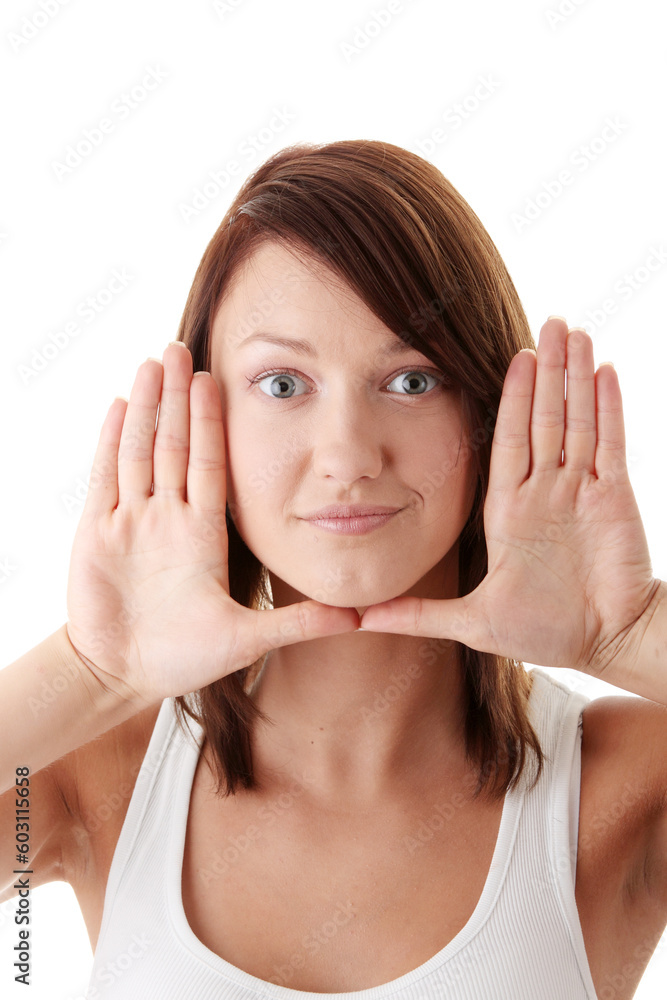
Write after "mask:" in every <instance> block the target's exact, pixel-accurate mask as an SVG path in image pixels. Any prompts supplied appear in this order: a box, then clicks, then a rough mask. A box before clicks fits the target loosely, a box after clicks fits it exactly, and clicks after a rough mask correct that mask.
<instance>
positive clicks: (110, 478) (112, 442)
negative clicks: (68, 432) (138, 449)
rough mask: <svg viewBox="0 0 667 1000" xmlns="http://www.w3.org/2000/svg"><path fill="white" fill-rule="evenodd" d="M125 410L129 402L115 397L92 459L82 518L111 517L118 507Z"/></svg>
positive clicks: (120, 397)
mask: <svg viewBox="0 0 667 1000" xmlns="http://www.w3.org/2000/svg"><path fill="white" fill-rule="evenodd" d="M126 409H127V400H126V399H123V397H122V396H116V398H115V399H114V401H113V403H112V404H111V406H110V407H109V409H108V410H107V415H106V417H105V418H104V423H103V424H102V430H101V431H100V437H99V440H98V443H97V449H96V451H95V457H94V459H93V468H92V470H91V473H90V480H89V483H88V493H87V495H86V502H85V503H84V506H83V515H82V516H85V517H91V516H97V515H99V514H108V513H110V512H111V511H112V510H113V509H114V507H116V505H117V504H118V445H119V444H120V436H121V432H122V430H123V421H124V418H125V411H126Z"/></svg>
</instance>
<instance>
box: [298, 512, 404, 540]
mask: <svg viewBox="0 0 667 1000" xmlns="http://www.w3.org/2000/svg"><path fill="white" fill-rule="evenodd" d="M400 509H401V508H399V509H398V510H393V511H388V512H386V513H381V514H354V515H352V516H348V517H332V516H331V515H327V516H319V517H312V518H305V519H304V520H306V522H307V523H308V524H312V525H313V527H314V528H319V529H321V530H323V531H329V532H332V533H333V534H339V535H366V534H368V533H369V532H371V531H375V529H376V528H381V527H382V526H383V525H385V524H388V522H389V521H391V519H392V518H394V517H395V516H396V514H398V513H399V511H400Z"/></svg>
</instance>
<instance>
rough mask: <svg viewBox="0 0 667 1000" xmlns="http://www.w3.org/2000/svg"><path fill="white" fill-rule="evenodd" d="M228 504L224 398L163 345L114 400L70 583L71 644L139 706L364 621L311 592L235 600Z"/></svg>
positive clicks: (185, 355)
mask: <svg viewBox="0 0 667 1000" xmlns="http://www.w3.org/2000/svg"><path fill="white" fill-rule="evenodd" d="M158 403H159V404H160V410H159V419H158V420H157V430H156V429H155V425H156V417H157V414H158ZM151 487H153V491H152V492H151ZM225 505H226V462H225V439H224V429H223V422H222V403H221V399H220V393H219V391H218V387H217V385H216V383H215V380H214V379H213V377H212V376H211V375H210V374H209V373H208V372H205V373H199V372H198V373H197V374H196V375H195V376H193V374H192V355H191V354H190V351H189V350H188V348H187V347H186V346H185V345H184V344H181V343H171V344H169V345H168V346H167V347H166V348H165V351H164V354H163V360H162V362H159V361H157V360H156V359H152V358H150V359H148V360H147V361H145V362H144V363H143V364H142V365H140V367H139V370H138V373H137V376H136V378H135V381H134V385H133V387H132V391H131V393H130V399H129V402H126V401H125V400H124V399H122V398H120V397H118V398H116V399H115V400H114V402H113V403H112V405H111V406H110V408H109V411H108V413H107V416H106V418H105V420H104V424H103V425H102V430H101V433H100V438H99V443H98V446H97V451H96V453H95V459H94V463H93V469H92V473H91V477H90V484H89V489H88V495H87V497H86V502H85V505H84V509H83V512H82V514H81V520H80V522H79V525H78V527H77V531H76V535H75V538H74V545H73V549H72V556H71V561H70V569H69V579H68V585H67V613H68V622H67V633H68V636H69V639H70V642H71V643H72V645H73V646H74V648H75V650H76V651H77V653H78V654H79V656H80V657H81V658H82V660H83V661H84V662H85V663H87V665H88V667H89V668H90V670H91V671H92V672H93V673H94V674H95V676H96V677H97V678H98V680H99V681H100V682H101V683H102V684H103V685H104V686H105V687H106V688H108V689H110V690H112V691H113V692H114V693H117V694H118V695H119V696H120V697H122V698H124V699H128V700H130V701H132V702H134V703H136V704H137V706H138V708H139V709H140V708H142V707H145V706H148V705H150V704H155V703H157V702H159V701H161V700H162V699H164V698H167V697H171V696H176V695H182V694H187V693H189V692H191V691H196V690H198V689H200V688H203V687H205V686H206V685H208V684H210V683H212V682H213V681H215V680H217V679H218V678H220V677H225V676H226V675H227V674H231V673H233V672H234V671H235V670H239V669H241V668H242V667H246V666H248V665H250V664H251V663H254V662H255V661H256V660H257V659H259V657H260V656H262V655H263V654H264V653H266V652H267V651H268V650H270V649H275V648H277V647H279V646H286V645H289V644H290V643H295V642H302V641H304V640H308V639H315V638H319V637H321V636H326V635H335V634H337V633H340V632H352V631H354V630H355V629H356V628H357V627H358V625H359V616H358V615H357V612H356V611H355V609H354V608H336V607H332V606H329V605H326V604H321V603H319V602H318V601H314V600H305V601H301V602H299V603H297V604H292V605H289V606H288V607H284V608H275V609H266V610H259V611H255V610H251V609H250V608H246V607H244V606H242V605H240V604H238V603H237V602H236V601H234V600H233V599H232V598H231V597H230V596H229V577H228V557H227V549H228V541H227V528H226V521H225Z"/></svg>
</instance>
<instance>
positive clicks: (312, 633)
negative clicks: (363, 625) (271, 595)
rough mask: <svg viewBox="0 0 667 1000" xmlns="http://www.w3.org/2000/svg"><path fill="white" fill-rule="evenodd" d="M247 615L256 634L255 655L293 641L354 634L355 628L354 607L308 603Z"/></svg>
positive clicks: (357, 617)
mask: <svg viewBox="0 0 667 1000" xmlns="http://www.w3.org/2000/svg"><path fill="white" fill-rule="evenodd" d="M249 614H250V615H252V618H253V620H252V625H253V627H254V629H255V633H256V642H257V650H258V652H257V656H262V654H263V653H266V652H268V651H269V650H271V649H278V648H279V647H280V646H289V645H291V644H292V643H295V642H304V641H307V640H308V639H319V638H322V636H327V635H339V634H340V633H342V632H354V631H356V629H357V628H358V627H359V615H358V614H357V611H356V608H335V607H333V606H331V605H329V604H320V603H319V601H312V600H308V601H300V602H299V603H297V604H290V605H288V606H287V607H285V608H270V609H268V610H263V611H250V612H249Z"/></svg>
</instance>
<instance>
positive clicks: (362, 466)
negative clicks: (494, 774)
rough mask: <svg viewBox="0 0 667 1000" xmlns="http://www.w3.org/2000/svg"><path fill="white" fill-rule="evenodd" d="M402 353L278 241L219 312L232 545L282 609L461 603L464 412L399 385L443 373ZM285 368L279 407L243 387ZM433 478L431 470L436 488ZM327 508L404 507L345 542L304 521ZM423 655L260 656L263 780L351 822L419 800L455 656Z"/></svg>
mask: <svg viewBox="0 0 667 1000" xmlns="http://www.w3.org/2000/svg"><path fill="white" fill-rule="evenodd" d="M267 303H271V307H270V310H268V309H267ZM267 312H268V313H269V314H268V316H267ZM260 317H261V319H260ZM259 330H262V331H269V330H270V331H271V332H272V333H274V334H278V335H279V336H281V337H287V338H299V339H303V340H307V341H308V342H309V343H310V344H311V345H312V347H313V349H314V351H315V352H316V356H308V355H305V354H302V353H298V352H297V351H295V350H294V349H288V348H285V347H279V346H277V345H274V344H268V343H265V342H263V341H260V340H254V341H252V342H250V343H247V344H244V341H245V340H247V338H248V337H249V336H251V335H252V334H253V333H256V332H259ZM396 343H399V344H400V338H399V337H397V336H396V335H395V334H394V333H393V332H392V331H391V330H389V329H388V328H387V327H386V326H385V325H384V324H383V323H382V322H381V320H379V319H378V318H377V317H376V316H375V315H374V314H373V313H372V312H371V311H370V310H369V309H368V308H367V306H366V305H365V304H364V303H363V302H362V301H361V300H360V299H359V298H358V296H356V295H355V294H354V293H353V292H352V291H351V289H349V288H348V287H347V286H345V285H343V284H341V282H340V281H339V279H338V278H337V276H336V275H334V274H333V273H332V272H331V271H328V270H326V269H324V268H317V269H315V268H314V267H313V266H312V264H311V263H310V262H306V261H303V260H301V259H299V258H297V257H296V256H294V255H293V254H291V253H290V252H288V251H287V250H286V249H284V248H282V247H280V246H279V245H277V244H268V245H265V246H264V247H262V248H261V249H260V250H259V251H258V252H257V253H256V254H255V255H254V257H253V258H252V259H251V260H250V261H249V262H248V265H247V266H246V267H245V268H243V270H241V271H239V272H238V273H237V275H236V279H235V280H234V282H233V283H232V284H231V285H230V286H229V289H228V291H227V293H226V296H225V298H224V299H223V301H222V303H221V304H220V306H219V308H218V311H217V313H216V316H215V318H214V323H213V327H212V350H211V357H212V364H211V374H212V375H213V377H214V379H215V382H216V384H217V386H218V389H219V392H220V396H221V400H222V407H223V422H224V426H225V438H226V440H225V446H226V454H227V490H228V493H227V496H228V501H229V504H230V510H231V512H232V516H233V518H234V522H235V525H236V527H237V529H238V531H239V533H240V535H241V537H242V538H243V540H244V541H245V543H246V544H247V546H248V547H249V548H250V550H251V551H252V552H253V553H254V554H255V555H256V556H257V557H258V559H259V560H260V561H261V562H262V563H263V564H264V565H265V566H266V567H267V568H268V570H269V577H270V581H271V589H272V593H273V598H274V604H275V606H276V607H282V606H285V605H288V604H291V603H293V602H295V601H299V600H304V599H306V598H313V599H315V600H318V601H321V602H323V603H327V604H332V605H335V606H339V607H352V606H354V607H356V608H357V610H358V611H359V612H360V613H362V612H363V610H364V609H365V608H366V607H367V606H369V605H371V604H375V603H378V602H381V601H385V600H388V599H390V598H392V597H397V596H399V595H406V596H418V597H428V598H433V599H437V598H448V597H456V595H457V585H458V537H459V535H460V532H461V530H462V529H463V527H464V525H465V522H466V520H467V518H468V515H469V513H470V509H471V506H472V501H473V498H474V492H475V485H476V478H475V474H474V471H473V469H472V462H471V459H470V457H469V456H470V453H469V451H467V450H466V449H465V448H464V449H460V443H461V439H462V434H463V428H462V422H461V409H460V399H459V396H458V392H456V391H454V390H452V389H451V388H447V386H446V385H443V384H440V383H438V382H437V381H436V379H434V378H429V379H427V380H424V379H422V380H421V382H420V384H419V385H418V387H417V389H416V390H415V388H414V386H410V385H408V386H407V388H406V386H405V384H402V378H400V377H397V376H399V375H402V374H404V373H405V372H407V371H412V370H414V371H421V370H425V371H426V372H427V373H429V374H430V373H435V372H437V369H435V367H434V365H433V363H432V362H430V361H429V360H428V358H426V357H425V356H424V355H422V354H421V353H420V352H419V351H417V350H415V349H414V348H409V349H408V350H407V351H406V352H405V353H404V354H401V355H395V356H386V357H383V356H382V352H383V351H384V349H385V348H386V347H389V346H391V345H393V344H396ZM285 368H291V369H294V370H296V371H298V373H299V374H298V376H293V377H292V378H291V379H288V380H287V383H288V386H289V388H292V387H293V388H294V394H293V395H291V396H288V397H287V398H276V397H274V396H272V395H271V394H270V393H271V382H272V377H271V376H269V377H265V378H264V379H263V380H262V383H261V384H260V383H258V382H255V383H254V384H250V383H249V381H248V380H249V379H254V378H256V377H257V376H261V375H263V374H264V373H265V372H267V371H271V370H272V369H276V370H279V371H283V372H284V370H285ZM273 381H274V382H275V381H276V380H275V376H274V377H273ZM278 381H279V380H278ZM289 388H287V389H285V388H283V390H282V392H283V394H284V395H287V394H288V393H289ZM263 389H264V391H263ZM434 469H438V470H440V472H441V473H442V475H441V476H440V477H439V478H438V480H437V481H438V482H441V483H442V485H441V486H439V487H435V488H434V486H433V477H432V475H430V474H431V473H432V471H433V470H434ZM336 502H343V503H345V502H347V503H378V504H383V505H386V506H400V507H401V508H403V509H402V510H401V511H400V512H399V513H398V514H397V515H396V516H395V517H393V518H392V519H391V520H390V521H389V522H388V523H387V524H385V525H383V526H382V527H380V528H378V529H376V530H375V531H373V532H370V533H368V534H366V535H356V536H355V535H338V534H332V533H329V532H326V531H324V530H322V529H320V528H317V527H314V526H313V525H311V524H310V523H308V522H307V521H305V520H303V519H302V516H303V515H304V514H306V513H308V512H310V511H313V510H316V509H319V508H321V507H323V506H325V505H329V504H332V503H336ZM435 648H436V651H437V652H436V655H435V656H434V655H433V649H434V645H433V643H431V644H430V645H427V644H426V643H425V640H424V639H423V638H420V637H416V636H410V635H402V636H397V635H389V634H383V633H374V634H371V633H364V632H354V633H346V634H342V635H334V636H329V637H325V638H321V639H315V640H311V641H309V642H301V643H295V644H292V645H289V646H285V647H282V648H280V649H275V650H272V651H271V652H270V653H269V654H268V656H267V659H266V662H265V665H264V668H263V670H262V672H261V674H260V676H259V678H258V680H257V682H256V684H255V687H254V689H253V698H254V700H256V702H257V703H258V704H259V706H260V708H262V709H263V710H264V711H266V712H267V713H268V714H269V715H270V717H271V718H272V719H273V720H274V722H275V725H274V726H272V727H271V728H270V730H269V729H268V728H267V727H265V726H258V727H256V744H255V745H254V746H253V756H254V759H255V761H256V767H257V773H258V775H259V777H260V779H266V778H267V777H268V776H270V778H271V780H272V781H275V780H278V775H280V780H283V779H284V780H285V781H286V782H289V781H290V780H292V778H293V777H297V776H298V775H300V774H302V773H303V771H304V770H306V769H307V770H308V771H309V772H310V773H311V774H312V775H313V777H314V785H313V787H315V788H316V789H317V794H318V796H320V797H321V801H323V802H331V803H333V802H338V803H339V804H340V802H341V801H343V800H344V801H345V802H347V803H349V805H350V808H353V807H354V803H355V802H358V801H359V800H361V799H363V800H364V801H365V802H368V801H369V799H370V800H373V799H380V798H381V797H387V796H388V795H396V794H399V795H400V794H401V793H402V791H405V792H406V793H407V791H408V790H409V789H412V792H413V793H414V782H415V779H417V780H419V778H418V776H420V775H423V774H427V773H428V772H429V771H430V770H431V767H432V766H433V767H438V768H440V770H441V771H442V768H443V767H444V768H445V769H447V770H448V771H450V772H451V773H454V772H456V771H457V770H458V769H460V767H461V766H462V753H463V743H462V740H463V734H462V728H461V726H462V686H461V676H460V669H459V663H458V659H457V655H456V645H455V644H454V643H451V642H449V643H448V642H440V643H439V644H437V646H436V647H435ZM426 649H428V650H430V652H429V654H428V656H425V650H426ZM415 664H416V665H418V667H419V669H418V670H417V671H414V665H415ZM410 665H412V667H413V671H414V673H415V674H416V676H410V678H409V680H410V682H409V684H407V685H405V684H404V688H405V690H403V692H402V695H401V697H400V698H397V699H396V700H394V701H386V702H385V708H384V710H383V711H382V712H380V713H375V714H372V709H373V703H374V698H375V697H376V695H377V694H378V693H381V692H384V691H386V690H387V689H388V688H390V686H391V685H392V684H395V682H396V675H397V674H404V675H405V672H406V669H407V667H408V666H410ZM364 709H366V712H364ZM369 716H371V717H369Z"/></svg>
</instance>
